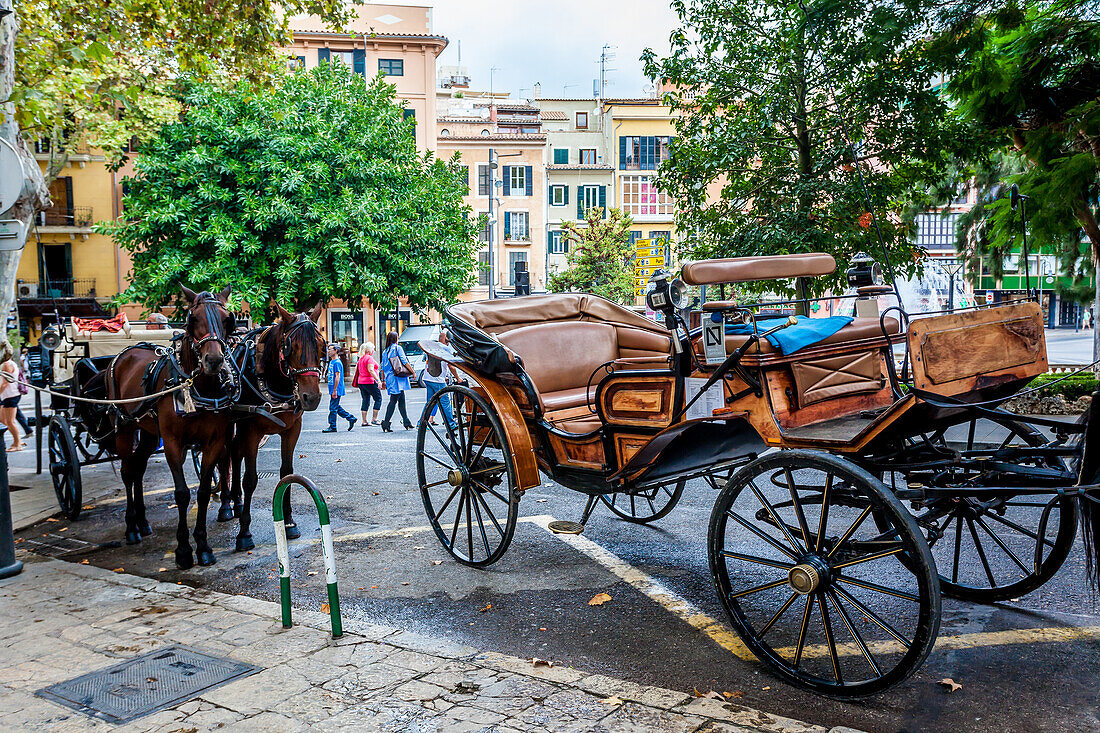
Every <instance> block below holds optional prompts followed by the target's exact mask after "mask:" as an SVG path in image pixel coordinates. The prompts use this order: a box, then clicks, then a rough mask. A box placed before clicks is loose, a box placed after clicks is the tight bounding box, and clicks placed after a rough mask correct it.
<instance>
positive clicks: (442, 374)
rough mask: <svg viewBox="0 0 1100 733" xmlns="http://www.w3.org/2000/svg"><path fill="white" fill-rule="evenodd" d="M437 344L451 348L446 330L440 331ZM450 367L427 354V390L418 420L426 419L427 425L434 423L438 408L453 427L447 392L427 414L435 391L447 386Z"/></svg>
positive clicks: (425, 381) (425, 367)
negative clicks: (422, 409)
mask: <svg viewBox="0 0 1100 733" xmlns="http://www.w3.org/2000/svg"><path fill="white" fill-rule="evenodd" d="M439 345H440V346H442V347H443V348H444V349H446V350H447V351H448V352H449V351H450V350H451V348H450V347H449V346H448V345H447V332H446V331H445V330H444V331H440V333H439ZM450 372H451V368H450V366H448V365H447V364H444V363H443V362H442V361H441V360H440V359H437V358H435V357H434V356H432V355H431V354H428V355H427V359H426V360H425V366H424V376H423V378H422V379H423V381H424V387H425V389H427V390H428V394H427V397H425V402H424V412H422V413H421V414H420V421H421V422H423V421H425V420H427V421H428V424H429V425H436V424H437V423H436V421H435V413H436V410H437V409H438V410H440V411H441V412H442V413H443V418H444V419H445V420H446V421H447V425H449V426H450V427H451V429H452V430H453V429H454V428H455V416H454V413H453V412H452V411H451V396H450V395H449V394H445V395H443V396H442V397H441V398H439V403H438V404H437V405H435V406H433V407H432V412H431V414H428V403H429V402H431V400H432V397H433V396H434V395H435V393H436V392H438V391H439V390H441V389H443V388H444V387H446V386H447V383H448V382H449V381H450V376H451V374H450Z"/></svg>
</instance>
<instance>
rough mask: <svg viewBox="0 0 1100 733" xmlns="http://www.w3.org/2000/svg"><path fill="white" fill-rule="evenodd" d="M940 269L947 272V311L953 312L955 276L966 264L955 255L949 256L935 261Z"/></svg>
mask: <svg viewBox="0 0 1100 733" xmlns="http://www.w3.org/2000/svg"><path fill="white" fill-rule="evenodd" d="M937 264H938V265H939V266H940V269H941V270H943V271H944V272H946V273H947V312H948V313H954V312H955V276H956V275H958V274H959V272H960V271H961V270H962V269H963V267H964V265H965V264H966V263H965V262H964V261H963V260H960V259H958V258H955V257H950V258H947V259H944V260H942V261H937Z"/></svg>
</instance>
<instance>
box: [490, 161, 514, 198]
mask: <svg viewBox="0 0 1100 733" xmlns="http://www.w3.org/2000/svg"><path fill="white" fill-rule="evenodd" d="M500 170H501V171H502V175H503V176H504V195H505V196H509V195H511V193H512V166H510V165H502V166H501V167H500ZM490 188H491V187H490ZM489 195H490V196H491V195H492V191H491V190H490V191H489Z"/></svg>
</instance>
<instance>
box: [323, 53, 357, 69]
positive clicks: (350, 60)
mask: <svg viewBox="0 0 1100 733" xmlns="http://www.w3.org/2000/svg"><path fill="white" fill-rule="evenodd" d="M354 58H355V55H354V54H353V53H352V52H351V51H330V52H329V62H330V63H336V62H337V61H339V62H340V63H342V64H347V65H348V66H352V65H353V64H354Z"/></svg>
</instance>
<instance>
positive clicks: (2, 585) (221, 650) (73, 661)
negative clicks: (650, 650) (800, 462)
mask: <svg viewBox="0 0 1100 733" xmlns="http://www.w3.org/2000/svg"><path fill="white" fill-rule="evenodd" d="M21 559H23V560H24V562H26V569H25V571H24V572H23V574H22V575H19V576H16V577H15V578H11V579H9V580H6V581H3V582H0V644H2V645H3V646H4V647H5V650H4V651H5V653H4V655H3V658H2V660H0V690H2V692H0V715H2V716H3V720H4V723H3V729H4V730H5V731H17V730H18V731H22V730H28V731H29V730H34V731H40V730H56V731H70V730H71V731H96V730H119V731H154V730H155V731H176V732H178V733H197V731H204V730H215V729H218V730H225V731H280V732H281V731H296V730H307V729H308V730H317V731H330V730H333V731H335V730H356V731H436V730H438V731H481V730H483V731H500V732H501V733H505V732H507V731H536V730H538V731H544V730H553V731H646V730H655V731H656V730H659V731H711V732H713V733H747V732H750V731H762V732H768V733H811V732H812V733H827V731H826V729H825V728H823V727H821V726H814V725H808V724H805V723H801V722H798V721H796V720H791V719H790V718H783V717H778V716H774V715H769V714H767V713H764V712H761V711H759V710H754V709H752V708H749V707H744V706H741V705H737V704H734V703H731V702H727V701H719V700H715V699H711V698H697V697H694V696H693V695H689V694H687V693H685V692H677V691H673V690H668V689H662V688H658V687H647V686H642V685H637V684H632V683H628V682H622V681H619V680H616V679H612V678H610V677H606V676H603V675H598V674H587V673H585V672H582V671H580V670H577V669H573V668H571V667H564V666H554V667H546V666H542V665H540V666H537V667H536V666H534V665H533V664H532V661H531V660H526V659H518V658H516V657H510V656H506V655H503V654H496V653H491V652H479V651H478V650H477V649H473V648H471V647H466V646H462V645H458V644H454V643H452V642H447V641H440V640H437V639H433V638H431V637H427V636H422V635H419V634H413V633H408V632H402V631H400V630H398V629H394V628H389V627H384V626H375V625H371V624H365V623H356V622H353V623H351V624H350V628H348V629H346V630H347V631H348V632H349V633H347V634H346V635H345V636H344V637H343V638H341V639H339V640H335V641H334V640H332V639H331V638H330V636H329V634H328V631H327V629H328V616H327V615H326V614H320V613H303V612H299V613H298V616H299V618H296V619H295V620H296V622H297V625H296V626H295V627H294V628H292V629H287V630H284V629H283V628H282V627H281V625H280V624H279V623H278V622H277V620H276V619H277V618H278V613H279V608H278V605H277V604H274V603H271V602H267V601H261V600H256V599H253V598H248V597H246V596H233V595H228V594H224V593H217V592H212V591H205V590H200V589H195V588H191V587H188V586H184V585H172V584H168V583H161V582H158V581H155V580H149V579H146V578H140V577H137V576H133V575H128V574H125V573H114V572H111V571H109V570H104V569H101V568H97V567H95V566H92V565H80V564H70V563H65V562H61V561H57V560H48V559H43V558H39V557H37V556H35V555H31V554H27V553H23V554H22V558H21ZM28 611H29V613H28ZM172 644H186V645H188V646H189V647H191V648H194V649H197V650H199V651H204V652H207V653H210V654H214V655H219V656H225V657H230V658H232V659H236V660H240V661H243V662H247V663H249V664H253V665H256V666H258V667H260V668H261V671H260V672H258V673H257V674H254V675H252V676H249V677H245V678H242V679H238V680H236V681H234V682H231V683H229V684H227V685H224V686H222V687H218V688H215V689H213V690H209V691H207V692H205V693H203V694H202V695H201V696H199V697H198V698H195V699H191V700H188V701H185V702H182V703H179V704H177V705H175V706H173V707H171V708H169V709H167V710H163V711H161V712H157V713H153V714H151V715H149V716H147V717H144V718H140V719H138V720H136V721H133V722H131V723H128V724H125V725H122V726H115V725H112V724H109V723H106V722H103V721H100V720H96V719H93V718H89V717H87V716H85V715H83V714H81V713H76V712H73V711H71V710H69V709H67V708H64V707H61V706H59V705H56V704H54V703H52V702H49V701H47V700H44V699H42V698H39V697H36V696H35V695H34V693H35V691H37V690H39V689H41V688H43V687H46V686H48V685H51V684H54V683H56V682H60V681H62V680H67V679H70V678H72V677H75V676H77V675H80V674H84V673H87V672H91V671H95V670H97V669H102V668H105V667H108V666H111V665H113V664H116V663H118V662H119V661H121V660H124V659H128V658H130V657H133V656H135V655H138V654H143V653H145V652H148V651H152V650H155V649H159V648H164V647H167V646H170V645H172ZM828 733H855V732H853V731H852V729H850V728H833V729H832V730H831V731H829V732H828Z"/></svg>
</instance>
